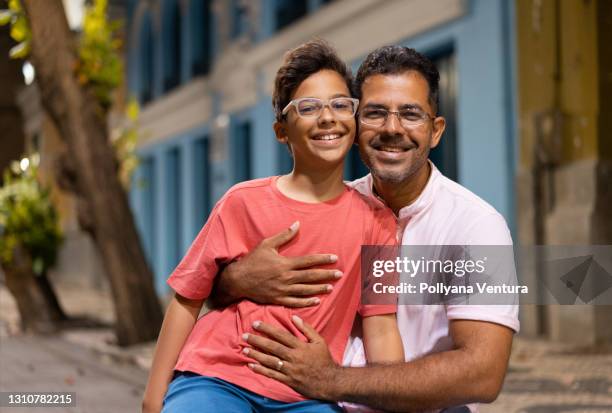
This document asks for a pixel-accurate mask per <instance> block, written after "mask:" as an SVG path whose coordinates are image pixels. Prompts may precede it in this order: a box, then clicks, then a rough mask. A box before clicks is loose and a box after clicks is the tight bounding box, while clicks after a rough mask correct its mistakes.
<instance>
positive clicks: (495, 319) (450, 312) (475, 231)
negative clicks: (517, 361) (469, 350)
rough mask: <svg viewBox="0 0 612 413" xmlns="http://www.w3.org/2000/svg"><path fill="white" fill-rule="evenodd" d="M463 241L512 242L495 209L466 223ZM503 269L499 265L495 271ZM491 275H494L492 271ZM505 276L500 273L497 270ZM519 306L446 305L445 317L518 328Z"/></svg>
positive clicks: (470, 243) (470, 242)
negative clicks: (465, 239) (493, 211)
mask: <svg viewBox="0 0 612 413" xmlns="http://www.w3.org/2000/svg"><path fill="white" fill-rule="evenodd" d="M466 236H467V245H482V246H485V245H506V246H509V247H511V246H512V237H511V236H510V230H509V229H508V226H507V225H506V221H505V220H504V218H503V217H502V216H501V215H500V214H498V213H490V214H486V215H484V216H481V217H479V218H478V219H476V220H474V222H473V223H472V224H471V225H469V226H466ZM505 270H507V269H504V268H499V271H505ZM491 276H493V277H495V276H496V274H495V272H493V273H492V274H491ZM499 276H500V277H505V275H504V274H499ZM518 312H519V306H518V304H517V305H447V307H446V314H447V317H448V319H449V320H474V321H487V322H490V323H495V324H500V325H503V326H505V327H508V328H510V329H511V330H513V331H514V332H517V333H518V331H519V329H520V323H519V317H518Z"/></svg>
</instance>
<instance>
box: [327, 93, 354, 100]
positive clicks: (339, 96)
mask: <svg viewBox="0 0 612 413" xmlns="http://www.w3.org/2000/svg"><path fill="white" fill-rule="evenodd" d="M348 97H350V96H349V95H347V94H346V93H336V94H335V95H332V97H331V98H332V99H334V98H348Z"/></svg>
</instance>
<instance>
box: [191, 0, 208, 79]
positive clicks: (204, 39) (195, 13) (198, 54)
mask: <svg viewBox="0 0 612 413" xmlns="http://www.w3.org/2000/svg"><path fill="white" fill-rule="evenodd" d="M189 17H190V19H191V21H190V22H191V44H192V55H193V58H192V61H191V73H192V74H193V75H194V76H197V75H205V74H207V73H208V72H209V71H210V65H211V55H212V53H211V52H212V18H211V0H192V2H191V11H190V13H189Z"/></svg>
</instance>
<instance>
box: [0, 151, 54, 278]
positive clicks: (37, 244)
mask: <svg viewBox="0 0 612 413" xmlns="http://www.w3.org/2000/svg"><path fill="white" fill-rule="evenodd" d="M26 159H27V158H26ZM23 162H26V163H25V165H26V167H25V168H23V170H22V169H20V167H19V164H18V163H16V164H14V165H13V166H12V167H11V169H12V170H7V171H6V172H5V173H4V183H3V186H2V187H0V263H1V264H2V265H3V266H6V267H9V266H11V265H12V262H13V252H14V250H15V248H16V247H21V248H23V249H24V250H25V251H26V252H27V253H28V254H29V255H30V257H31V258H32V265H33V271H34V273H35V274H37V275H41V274H43V273H44V272H46V270H47V269H49V268H50V267H52V266H53V265H54V264H55V261H56V259H57V253H58V250H59V247H60V245H61V243H62V234H61V232H60V227H59V221H58V215H57V212H56V210H55V207H54V206H53V204H52V203H51V200H50V197H49V191H48V190H47V189H46V188H44V187H43V186H42V185H41V184H40V183H39V182H38V180H37V179H36V175H37V167H36V166H35V165H34V162H31V161H30V160H28V161H24V160H22V164H23Z"/></svg>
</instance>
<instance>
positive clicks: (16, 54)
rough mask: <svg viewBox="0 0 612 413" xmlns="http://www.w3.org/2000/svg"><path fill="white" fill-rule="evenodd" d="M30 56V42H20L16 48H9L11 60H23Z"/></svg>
mask: <svg viewBox="0 0 612 413" xmlns="http://www.w3.org/2000/svg"><path fill="white" fill-rule="evenodd" d="M29 54H30V42H29V41H25V42H21V43H19V44H18V45H16V46H13V47H11V50H9V56H10V58H11V59H25V58H26V57H28V55H29Z"/></svg>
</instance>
